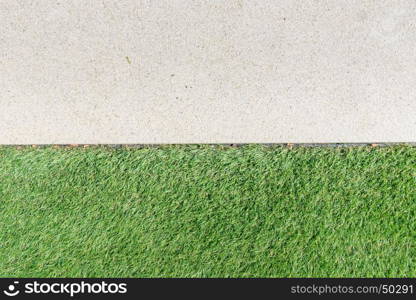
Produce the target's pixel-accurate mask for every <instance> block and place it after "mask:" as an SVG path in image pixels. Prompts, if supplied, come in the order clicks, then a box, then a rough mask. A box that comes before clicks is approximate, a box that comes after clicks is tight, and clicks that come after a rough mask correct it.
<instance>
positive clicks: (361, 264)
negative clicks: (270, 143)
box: [0, 146, 416, 277]
mask: <svg viewBox="0 0 416 300" xmlns="http://www.w3.org/2000/svg"><path fill="white" fill-rule="evenodd" d="M415 246H416V148H415V147H406V146H398V147H386V148H371V147H355V148H319V147H318V148H302V147H300V148H294V149H289V148H284V147H266V146H245V147H221V146H167V147H150V148H143V149H137V148H130V149H129V148H121V149H111V148H106V147H96V148H86V149H84V148H59V149H55V148H52V147H47V148H22V149H19V148H16V147H1V148H0V276H1V277H9V276H11V277H15V276H16V277H351V276H362V277H396V276H397V277H405V276H411V277H415V276H416V247H415Z"/></svg>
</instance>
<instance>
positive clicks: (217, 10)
mask: <svg viewBox="0 0 416 300" xmlns="http://www.w3.org/2000/svg"><path fill="white" fill-rule="evenodd" d="M415 16H416V1H414V0H408V1H401V0H377V1H376V0H336V1H324V0H287V1H275V0H204V1H203V0H192V1H191V0H157V1H156V0H142V1H137V0H135V1H133V0H123V1H114V0H103V1H89V0H66V1H56V0H35V1H26V0H25V1H23V0H19V1H18V0H0V143H2V144H73V143H77V144H97V143H98V144H106V143H109V144H123V143H134V144H140V143H143V144H148V143H253V142H258V143H285V142H287V143H338V142H344V143H361V142H415V141H416V17H415Z"/></svg>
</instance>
